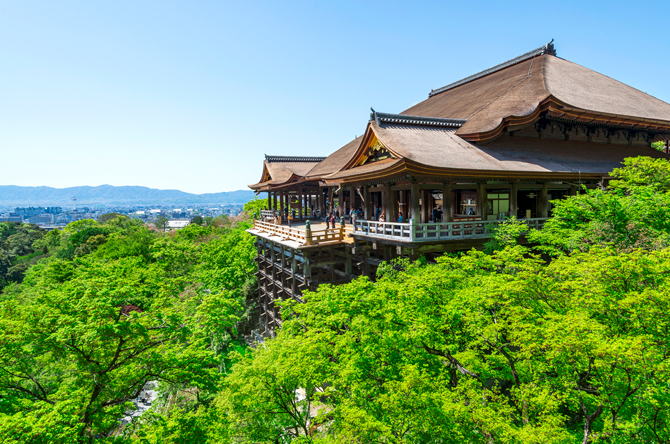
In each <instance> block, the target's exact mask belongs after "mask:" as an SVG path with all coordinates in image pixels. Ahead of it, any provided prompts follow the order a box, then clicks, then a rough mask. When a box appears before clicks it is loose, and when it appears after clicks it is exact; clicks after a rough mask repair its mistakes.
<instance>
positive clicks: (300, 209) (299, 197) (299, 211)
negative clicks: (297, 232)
mask: <svg viewBox="0 0 670 444" xmlns="http://www.w3.org/2000/svg"><path fill="white" fill-rule="evenodd" d="M298 214H300V220H302V189H299V190H298Z"/></svg>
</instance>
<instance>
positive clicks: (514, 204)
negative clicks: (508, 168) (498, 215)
mask: <svg viewBox="0 0 670 444" xmlns="http://www.w3.org/2000/svg"><path fill="white" fill-rule="evenodd" d="M518 194H519V185H518V183H517V182H516V181H514V182H512V183H511V185H510V188H509V216H510V217H512V216H515V217H516V215H517V212H518V209H519V204H518V200H517V195H518Z"/></svg>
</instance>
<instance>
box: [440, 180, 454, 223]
mask: <svg viewBox="0 0 670 444" xmlns="http://www.w3.org/2000/svg"><path fill="white" fill-rule="evenodd" d="M451 200H452V199H451V182H448V183H445V184H444V185H442V222H453V220H454V213H453V209H452V205H451Z"/></svg>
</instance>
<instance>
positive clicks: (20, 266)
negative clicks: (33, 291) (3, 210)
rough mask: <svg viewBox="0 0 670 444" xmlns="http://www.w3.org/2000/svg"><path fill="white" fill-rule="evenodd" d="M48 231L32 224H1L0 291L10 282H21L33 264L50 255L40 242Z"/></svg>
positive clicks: (44, 244)
mask: <svg viewBox="0 0 670 444" xmlns="http://www.w3.org/2000/svg"><path fill="white" fill-rule="evenodd" d="M45 233H46V231H44V230H42V229H41V228H39V227H38V226H37V225H32V224H19V223H15V222H2V223H0V290H2V288H3V287H4V286H5V285H7V284H8V283H10V282H21V281H22V280H23V276H24V273H25V271H26V270H27V269H28V268H29V267H30V265H31V264H34V263H36V262H37V261H38V260H39V259H41V258H42V257H44V255H46V254H47V253H48V251H49V250H48V245H47V243H46V242H40V241H41V239H42V237H43V236H44V235H45Z"/></svg>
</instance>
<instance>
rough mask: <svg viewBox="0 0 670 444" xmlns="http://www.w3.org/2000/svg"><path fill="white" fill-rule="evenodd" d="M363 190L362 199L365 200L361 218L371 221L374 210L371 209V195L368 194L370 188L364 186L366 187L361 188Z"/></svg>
mask: <svg viewBox="0 0 670 444" xmlns="http://www.w3.org/2000/svg"><path fill="white" fill-rule="evenodd" d="M363 190H364V192H363V199H364V200H365V202H364V206H365V210H364V214H363V218H364V219H365V220H371V219H372V217H373V211H374V209H373V208H372V195H371V193H370V187H369V186H366V187H364V188H363Z"/></svg>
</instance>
